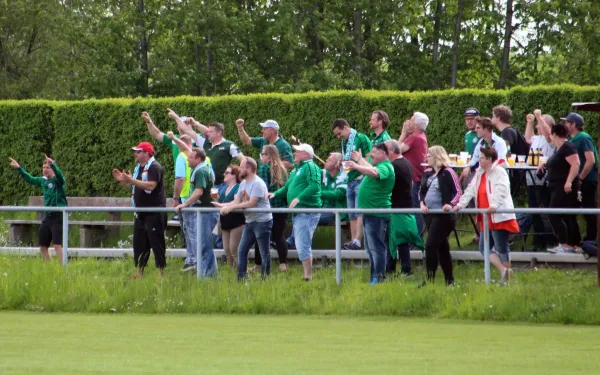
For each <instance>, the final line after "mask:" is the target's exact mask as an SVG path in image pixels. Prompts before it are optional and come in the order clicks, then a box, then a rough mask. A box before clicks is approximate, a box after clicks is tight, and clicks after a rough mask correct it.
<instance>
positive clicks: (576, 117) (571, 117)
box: [560, 112, 583, 126]
mask: <svg viewBox="0 0 600 375" xmlns="http://www.w3.org/2000/svg"><path fill="white" fill-rule="evenodd" d="M560 119H561V120H563V121H569V122H574V123H575V125H578V126H583V117H581V115H580V114H578V113H575V112H571V113H569V114H568V115H567V117H561V118H560Z"/></svg>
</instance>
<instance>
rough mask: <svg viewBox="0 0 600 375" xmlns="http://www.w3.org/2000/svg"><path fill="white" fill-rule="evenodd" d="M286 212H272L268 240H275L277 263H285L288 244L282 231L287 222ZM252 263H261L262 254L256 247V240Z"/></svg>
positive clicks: (258, 264)
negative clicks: (271, 225) (271, 223)
mask: <svg viewBox="0 0 600 375" xmlns="http://www.w3.org/2000/svg"><path fill="white" fill-rule="evenodd" d="M287 219H288V214H273V228H272V229H271V238H270V241H273V242H275V248H276V249H277V255H278V257H279V264H282V263H287V254H288V244H287V242H286V240H285V236H284V234H283V232H284V231H285V225H286V224H287ZM270 246H271V244H270V243H269V247H270ZM254 264H256V265H257V266H260V265H261V264H262V256H261V255H260V251H259V248H258V242H256V243H255V244H254Z"/></svg>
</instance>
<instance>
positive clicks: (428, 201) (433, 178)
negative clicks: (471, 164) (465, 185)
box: [419, 146, 462, 285]
mask: <svg viewBox="0 0 600 375" xmlns="http://www.w3.org/2000/svg"><path fill="white" fill-rule="evenodd" d="M427 164H428V165H429V167H428V168H427V169H426V170H425V172H424V173H423V178H422V180H421V190H420V192H419V202H420V205H421V212H422V213H423V215H424V218H425V225H426V226H427V232H428V235H427V241H426V242H425V264H426V268H427V282H434V280H435V273H436V270H437V268H438V264H439V265H440V266H441V267H442V271H443V272H444V279H445V280H446V285H452V284H454V275H453V273H452V256H451V255H450V243H449V241H448V236H450V233H452V231H453V230H454V227H455V225H456V217H457V215H456V214H454V213H450V214H430V213H429V210H433V209H443V210H444V211H452V209H453V207H454V206H455V205H456V204H458V202H459V200H460V197H461V195H462V190H461V188H460V182H459V180H458V176H457V175H456V173H454V171H453V170H452V168H450V167H449V165H450V158H448V154H447V153H446V150H445V149H444V148H443V147H442V146H433V147H431V148H430V149H429V150H428V151H427Z"/></svg>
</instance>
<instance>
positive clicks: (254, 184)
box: [236, 176, 273, 223]
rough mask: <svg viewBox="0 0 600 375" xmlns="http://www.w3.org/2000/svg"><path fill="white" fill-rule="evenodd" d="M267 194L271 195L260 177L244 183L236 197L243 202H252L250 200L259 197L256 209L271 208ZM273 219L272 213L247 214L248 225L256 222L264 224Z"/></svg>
mask: <svg viewBox="0 0 600 375" xmlns="http://www.w3.org/2000/svg"><path fill="white" fill-rule="evenodd" d="M267 194H269V189H267V184H265V182H264V181H263V180H262V179H261V178H260V177H258V176H254V178H253V179H252V181H250V182H248V181H246V180H244V181H242V183H241V184H240V188H239V190H238V192H237V194H236V196H237V197H239V199H240V201H241V202H245V201H246V200H250V198H253V197H258V201H257V202H256V207H255V208H271V204H270V203H269V199H268V197H267ZM271 219H273V215H271V213H270V212H267V213H249V214H246V223H252V222H255V221H257V222H259V223H262V222H265V221H269V220H271Z"/></svg>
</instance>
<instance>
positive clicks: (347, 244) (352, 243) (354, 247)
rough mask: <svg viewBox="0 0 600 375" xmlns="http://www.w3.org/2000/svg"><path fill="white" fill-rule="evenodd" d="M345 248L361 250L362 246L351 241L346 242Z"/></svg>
mask: <svg viewBox="0 0 600 375" xmlns="http://www.w3.org/2000/svg"><path fill="white" fill-rule="evenodd" d="M344 249H346V250H360V246H358V245H357V244H356V242H354V241H350V242H347V243H345V244H344Z"/></svg>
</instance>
